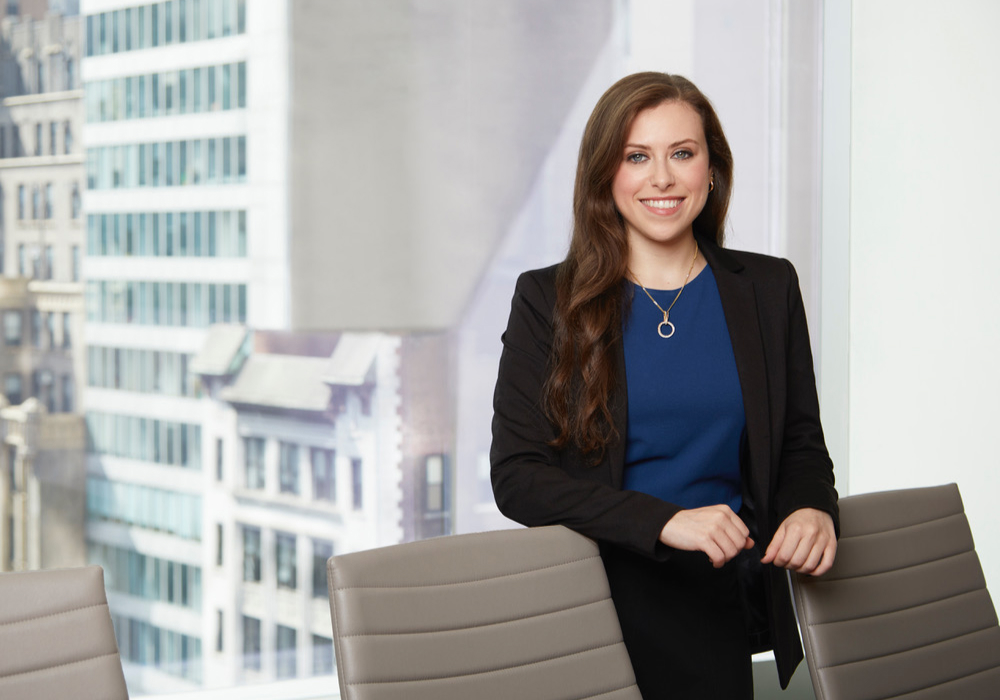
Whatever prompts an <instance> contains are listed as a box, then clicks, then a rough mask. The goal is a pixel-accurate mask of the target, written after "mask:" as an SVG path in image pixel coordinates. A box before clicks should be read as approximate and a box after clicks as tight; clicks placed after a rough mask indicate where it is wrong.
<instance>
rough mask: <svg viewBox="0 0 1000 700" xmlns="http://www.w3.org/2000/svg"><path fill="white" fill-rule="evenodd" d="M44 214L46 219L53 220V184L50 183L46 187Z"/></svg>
mask: <svg viewBox="0 0 1000 700" xmlns="http://www.w3.org/2000/svg"><path fill="white" fill-rule="evenodd" d="M44 214H45V218H46V219H51V218H52V183H51V182H49V183H47V184H46V185H45V209H44Z"/></svg>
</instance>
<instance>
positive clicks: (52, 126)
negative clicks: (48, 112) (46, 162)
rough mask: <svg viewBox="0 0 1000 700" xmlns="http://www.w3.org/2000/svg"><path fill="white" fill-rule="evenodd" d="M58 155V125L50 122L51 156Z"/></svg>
mask: <svg viewBox="0 0 1000 700" xmlns="http://www.w3.org/2000/svg"><path fill="white" fill-rule="evenodd" d="M55 154H56V123H55V122H49V155H53V156H54V155H55Z"/></svg>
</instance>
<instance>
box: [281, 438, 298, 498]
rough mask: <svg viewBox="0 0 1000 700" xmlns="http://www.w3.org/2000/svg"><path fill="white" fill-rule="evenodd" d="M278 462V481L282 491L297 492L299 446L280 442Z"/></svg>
mask: <svg viewBox="0 0 1000 700" xmlns="http://www.w3.org/2000/svg"><path fill="white" fill-rule="evenodd" d="M280 460H281V461H280V462H279V464H278V482H279V486H280V490H281V492H282V493H294V494H297V493H298V492H299V446H298V445H295V444H292V443H290V442H282V443H281V452H280Z"/></svg>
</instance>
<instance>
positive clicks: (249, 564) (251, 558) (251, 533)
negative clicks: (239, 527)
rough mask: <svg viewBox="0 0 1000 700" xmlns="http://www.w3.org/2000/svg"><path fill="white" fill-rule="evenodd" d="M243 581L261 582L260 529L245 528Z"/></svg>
mask: <svg viewBox="0 0 1000 700" xmlns="http://www.w3.org/2000/svg"><path fill="white" fill-rule="evenodd" d="M243 580H244V581H254V582H255V581H260V528H256V527H248V526H243Z"/></svg>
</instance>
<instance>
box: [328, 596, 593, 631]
mask: <svg viewBox="0 0 1000 700" xmlns="http://www.w3.org/2000/svg"><path fill="white" fill-rule="evenodd" d="M609 600H611V598H610V597H608V596H605V597H604V598H601V599H599V600H591V601H589V602H586V603H580V604H578V605H570V606H568V607H565V608H559V609H558V610H546V611H545V612H541V613H536V614H534V615H524V616H522V617H512V618H509V619H505V620H496V621H494V622H486V623H483V624H479V625H470V626H468V627H445V628H441V629H434V630H418V631H416V632H361V633H358V634H342V635H341V637H342V638H343V639H354V638H358V637H405V636H409V635H418V634H439V633H447V632H462V631H465V630H474V629H482V628H484V627H494V626H496V625H506V624H508V623H511V622H520V621H522V620H532V619H534V618H537V617H545V616H547V615H556V614H558V613H562V612H566V611H567V610H576V609H578V608H585V607H587V606H590V605H598V604H600V603H604V602H606V601H609Z"/></svg>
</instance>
